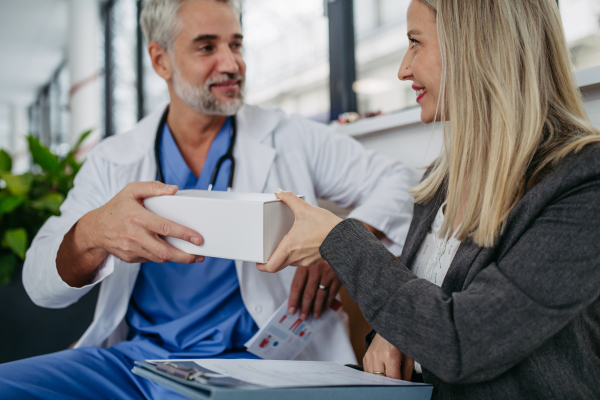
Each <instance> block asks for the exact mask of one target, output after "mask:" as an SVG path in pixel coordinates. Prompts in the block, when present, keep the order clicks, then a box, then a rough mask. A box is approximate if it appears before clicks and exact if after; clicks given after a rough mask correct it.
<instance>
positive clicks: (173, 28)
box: [140, 0, 241, 50]
mask: <svg viewBox="0 0 600 400" xmlns="http://www.w3.org/2000/svg"><path fill="white" fill-rule="evenodd" d="M186 1H189V0H147V1H146V3H145V4H144V8H143V10H142V14H141V16H140V25H141V26H142V32H143V33H144V39H146V43H147V44H148V43H151V42H156V43H158V44H159V45H160V46H161V47H162V48H163V49H165V50H169V49H171V47H172V46H173V43H175V38H176V37H177V35H178V34H179V32H180V30H181V23H180V19H179V16H178V12H179V8H180V7H181V6H182V4H183V3H185V2H186ZM212 1H218V2H220V3H225V4H227V5H228V6H229V7H231V9H232V10H233V12H234V13H235V14H236V15H237V16H239V15H240V12H241V7H240V4H239V2H238V0H212Z"/></svg>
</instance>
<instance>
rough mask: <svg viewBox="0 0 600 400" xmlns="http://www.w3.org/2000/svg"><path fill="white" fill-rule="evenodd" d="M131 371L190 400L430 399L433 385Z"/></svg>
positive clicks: (139, 365) (151, 368) (144, 366)
mask: <svg viewBox="0 0 600 400" xmlns="http://www.w3.org/2000/svg"><path fill="white" fill-rule="evenodd" d="M132 372H133V373H134V374H136V375H138V376H141V377H143V378H146V379H150V380H151V381H153V382H156V383H158V384H161V385H163V386H166V387H168V388H169V389H172V390H174V391H175V392H177V393H179V394H181V395H183V396H185V397H187V398H189V399H193V400H207V399H211V400H281V399H284V400H313V399H314V400H317V399H319V400H321V399H327V400H355V399H356V400H364V399H371V398H376V399H378V400H379V399H381V400H386V399H390V400H392V399H393V400H430V399H431V394H432V392H433V386H431V385H423V384H415V385H414V386H413V385H409V386H325V387H300V388H266V387H263V386H256V385H252V384H248V383H245V382H242V381H238V380H236V379H233V378H229V380H227V381H226V380H225V378H221V379H214V378H211V377H207V378H208V379H202V378H201V379H199V380H190V379H188V378H189V375H188V376H186V374H187V373H185V372H184V373H183V374H179V373H177V372H174V371H167V370H166V368H165V367H164V366H163V367H162V368H160V369H159V366H158V365H156V364H152V363H149V362H144V361H136V362H135V366H134V368H133V369H132Z"/></svg>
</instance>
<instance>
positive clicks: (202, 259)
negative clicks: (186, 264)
mask: <svg viewBox="0 0 600 400" xmlns="http://www.w3.org/2000/svg"><path fill="white" fill-rule="evenodd" d="M196 262H197V263H201V262H204V257H202V256H200V257H198V258H196Z"/></svg>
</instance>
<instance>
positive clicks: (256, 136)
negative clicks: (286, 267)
mask: <svg viewBox="0 0 600 400" xmlns="http://www.w3.org/2000/svg"><path fill="white" fill-rule="evenodd" d="M236 120H237V129H238V132H237V140H236V144H235V147H234V149H233V155H234V158H235V174H234V179H233V188H232V189H233V190H234V191H236V192H249V193H262V192H264V190H265V186H266V184H267V180H268V178H269V174H270V173H271V169H272V167H273V163H274V161H275V157H276V151H275V149H274V148H273V147H272V146H271V143H272V137H273V136H272V134H273V131H274V129H275V128H276V126H277V124H278V123H279V115H278V114H277V113H274V112H269V111H265V110H262V109H260V108H257V107H249V106H244V108H242V110H240V112H239V113H238V114H237V117H236ZM235 266H236V270H237V274H238V279H239V282H240V290H241V293H242V299H243V300H244V304H245V306H246V309H247V310H248V312H249V313H250V315H252V318H253V319H254V321H255V322H256V323H257V324H258V326H263V325H264V324H265V323H266V321H267V320H268V318H269V317H270V316H271V315H272V314H273V313H274V312H275V310H276V309H277V307H279V305H280V304H281V303H283V302H284V301H285V299H286V298H287V292H286V290H285V288H284V287H283V285H282V282H281V279H280V278H279V276H278V275H277V274H266V273H262V272H260V271H259V270H258V269H257V268H256V264H255V263H251V262H243V261H239V260H238V261H236V262H235Z"/></svg>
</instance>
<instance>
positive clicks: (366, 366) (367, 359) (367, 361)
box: [363, 349, 373, 374]
mask: <svg viewBox="0 0 600 400" xmlns="http://www.w3.org/2000/svg"><path fill="white" fill-rule="evenodd" d="M371 361H372V360H371V352H370V351H369V350H368V349H367V352H366V353H365V356H364V357H363V370H364V371H365V372H368V373H370V374H372V373H373V368H372V362H371Z"/></svg>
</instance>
